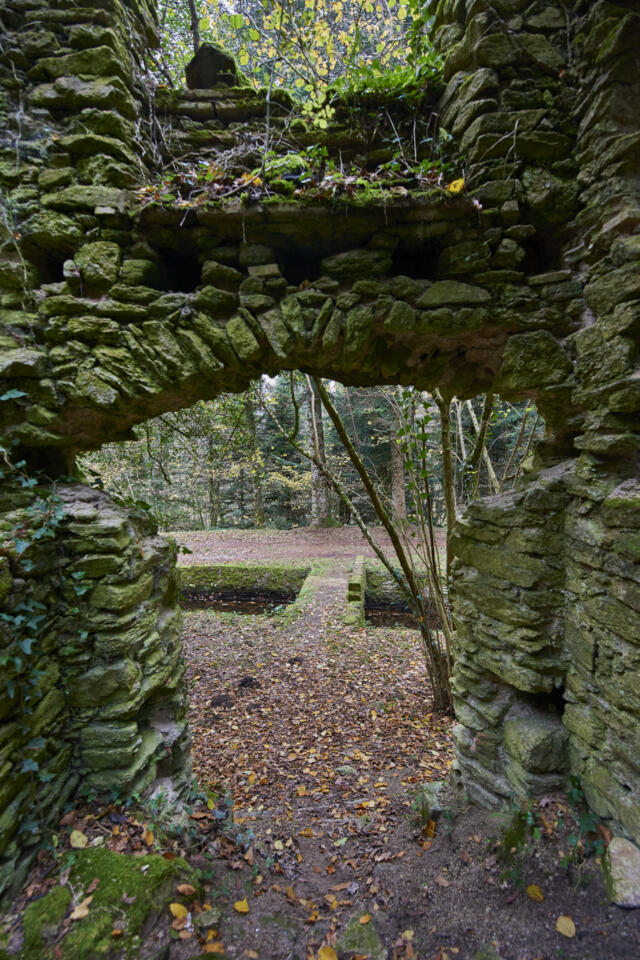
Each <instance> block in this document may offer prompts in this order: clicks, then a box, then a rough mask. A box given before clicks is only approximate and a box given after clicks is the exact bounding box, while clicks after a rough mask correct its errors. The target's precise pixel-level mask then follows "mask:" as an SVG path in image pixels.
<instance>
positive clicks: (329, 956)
mask: <svg viewBox="0 0 640 960" xmlns="http://www.w3.org/2000/svg"><path fill="white" fill-rule="evenodd" d="M318 960H338V954H337V953H336V952H335V950H334V949H333V947H320V949H319V950H318Z"/></svg>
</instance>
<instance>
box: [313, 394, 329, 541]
mask: <svg viewBox="0 0 640 960" xmlns="http://www.w3.org/2000/svg"><path fill="white" fill-rule="evenodd" d="M307 396H308V405H307V416H308V423H309V436H310V438H311V445H312V448H313V450H314V452H315V455H316V458H317V459H318V460H319V461H320V463H322V464H326V455H325V443H324V426H323V423H322V402H321V400H320V397H319V396H318V391H317V390H316V388H315V386H314V384H313V383H311V382H309V389H308V394H307ZM330 519H331V511H330V504H329V489H328V487H327V482H326V480H325V478H324V476H323V474H322V471H321V470H320V468H319V467H318V466H317V464H316V463H314V462H313V460H312V461H311V522H310V524H309V526H311V527H326V526H327V525H328V523H329V521H330Z"/></svg>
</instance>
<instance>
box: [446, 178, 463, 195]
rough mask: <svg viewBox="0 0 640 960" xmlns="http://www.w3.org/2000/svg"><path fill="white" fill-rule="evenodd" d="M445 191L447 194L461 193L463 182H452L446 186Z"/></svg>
mask: <svg viewBox="0 0 640 960" xmlns="http://www.w3.org/2000/svg"><path fill="white" fill-rule="evenodd" d="M447 190H448V191H449V193H462V191H463V190H464V180H462V179H460V180H452V181H451V183H450V184H449V185H448V187H447Z"/></svg>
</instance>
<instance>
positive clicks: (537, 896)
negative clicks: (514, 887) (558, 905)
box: [527, 883, 544, 903]
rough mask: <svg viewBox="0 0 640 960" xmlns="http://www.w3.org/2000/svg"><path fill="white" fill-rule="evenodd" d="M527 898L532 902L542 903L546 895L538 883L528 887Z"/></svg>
mask: <svg viewBox="0 0 640 960" xmlns="http://www.w3.org/2000/svg"><path fill="white" fill-rule="evenodd" d="M527 896H528V897H529V899H530V900H535V901H536V903H542V901H543V900H544V893H543V892H542V890H541V889H540V887H539V886H538V885H537V884H536V883H530V884H529V886H528V887H527Z"/></svg>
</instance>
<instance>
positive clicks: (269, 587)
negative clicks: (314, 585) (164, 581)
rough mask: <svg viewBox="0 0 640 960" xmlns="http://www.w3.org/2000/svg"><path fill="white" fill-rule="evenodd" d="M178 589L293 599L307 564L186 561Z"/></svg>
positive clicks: (193, 591)
mask: <svg viewBox="0 0 640 960" xmlns="http://www.w3.org/2000/svg"><path fill="white" fill-rule="evenodd" d="M177 570H178V582H179V586H180V589H181V590H182V592H183V593H185V594H187V595H188V596H198V595H199V594H215V595H217V596H219V597H243V596H244V597H247V596H255V595H256V594H273V595H276V596H278V597H282V598H293V597H295V596H296V594H297V593H298V591H299V590H300V587H301V586H302V584H303V582H304V580H305V577H306V576H307V574H308V573H309V570H310V565H309V564H303V563H286V562H277V563H269V564H244V563H221V564H189V565H188V566H187V565H185V566H179V567H178V568H177Z"/></svg>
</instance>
